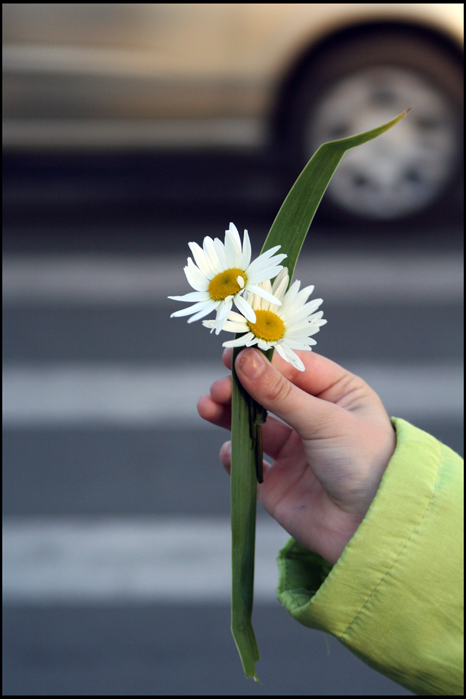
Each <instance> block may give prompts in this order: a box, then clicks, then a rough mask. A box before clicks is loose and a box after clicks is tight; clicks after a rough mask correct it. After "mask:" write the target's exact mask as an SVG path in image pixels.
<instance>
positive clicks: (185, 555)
mask: <svg viewBox="0 0 466 699" xmlns="http://www.w3.org/2000/svg"><path fill="white" fill-rule="evenodd" d="M288 538H289V537H288V535H287V533H286V532H285V531H284V530H283V529H281V527H279V525H278V524H277V523H276V522H274V521H273V520H271V519H267V520H261V519H259V520H258V523H257V537H256V539H257V540H256V569H255V599H256V602H270V601H273V600H275V599H276V594H275V589H276V586H277V580H278V569H277V564H276V557H277V554H278V551H279V549H280V548H281V547H282V546H283V545H284V544H285V543H286V541H287V539H288ZM230 586H231V562H230V522H229V520H228V519H227V518H226V517H212V518H197V517H193V518H189V517H152V518H150V517H146V518H144V517H139V518H138V517H134V518H99V519H96V520H92V519H90V520H86V519H85V518H80V519H78V518H76V519H73V518H63V517H57V518H15V519H6V521H5V522H4V525H3V600H4V602H5V603H13V604H14V603H20V604H21V603H36V604H40V603H49V604H50V603H54V604H60V603H63V604H67V603H70V602H83V603H92V602H98V603H105V602H108V603H116V602H130V603H131V602H140V601H156V602H167V603H170V602H176V603H180V602H182V603H193V604H196V603H200V602H203V603H206V602H212V603H218V602H227V601H228V600H229V598H230Z"/></svg>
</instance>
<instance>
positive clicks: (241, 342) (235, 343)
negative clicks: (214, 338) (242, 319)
mask: <svg viewBox="0 0 466 699" xmlns="http://www.w3.org/2000/svg"><path fill="white" fill-rule="evenodd" d="M251 339H255V338H254V335H253V334H252V333H246V335H242V336H241V337H237V338H235V339H234V340H228V341H227V342H224V343H223V347H244V346H245V345H246V343H248V342H249V341H250V340H251Z"/></svg>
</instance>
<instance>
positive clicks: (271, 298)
mask: <svg viewBox="0 0 466 699" xmlns="http://www.w3.org/2000/svg"><path fill="white" fill-rule="evenodd" d="M247 288H248V290H250V291H253V292H254V293H255V294H257V296H261V297H262V298H263V299H267V301H270V303H273V304H274V306H281V305H282V302H281V301H280V299H277V297H276V296H273V294H270V293H269V292H268V291H266V290H265V289H263V288H262V287H261V286H256V285H255V284H248V286H247Z"/></svg>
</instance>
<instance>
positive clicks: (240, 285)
mask: <svg viewBox="0 0 466 699" xmlns="http://www.w3.org/2000/svg"><path fill="white" fill-rule="evenodd" d="M236 281H237V282H238V284H239V287H240V289H244V279H243V277H242V276H241V275H240V274H238V276H237V277H236Z"/></svg>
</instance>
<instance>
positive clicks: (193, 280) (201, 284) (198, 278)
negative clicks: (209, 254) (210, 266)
mask: <svg viewBox="0 0 466 699" xmlns="http://www.w3.org/2000/svg"><path fill="white" fill-rule="evenodd" d="M184 273H185V275H186V279H187V280H188V282H189V284H190V285H191V286H192V287H193V289H196V290H197V291H207V289H208V288H209V280H208V279H207V277H205V276H204V275H203V274H202V272H201V271H200V270H199V269H198V268H197V267H196V265H195V264H194V262H193V261H192V259H191V258H190V257H189V258H188V266H187V267H185V268H184Z"/></svg>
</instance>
